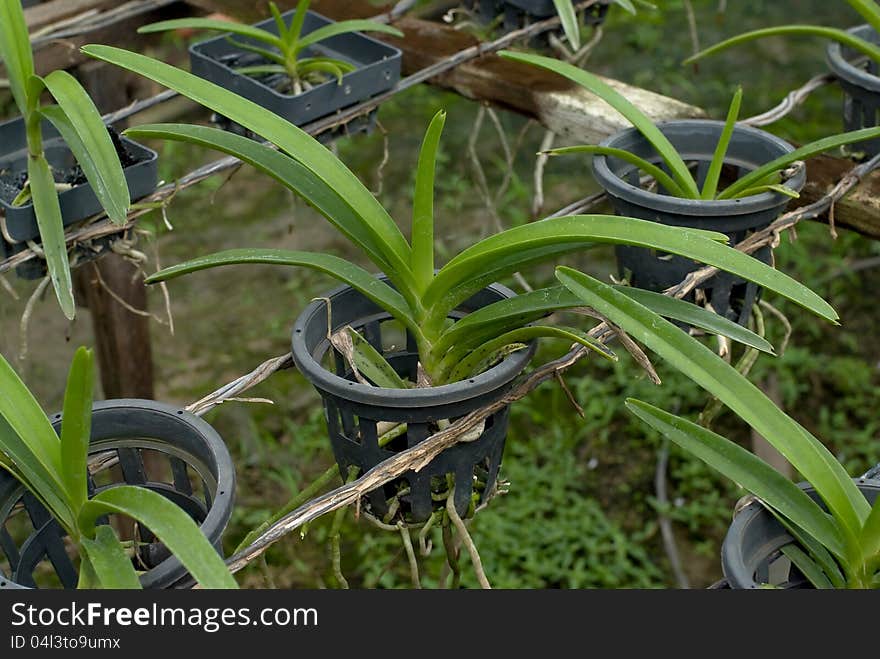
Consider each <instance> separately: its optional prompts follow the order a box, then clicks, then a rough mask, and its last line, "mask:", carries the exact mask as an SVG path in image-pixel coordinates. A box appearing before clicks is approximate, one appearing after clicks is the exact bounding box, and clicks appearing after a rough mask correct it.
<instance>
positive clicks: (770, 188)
mask: <svg viewBox="0 0 880 659" xmlns="http://www.w3.org/2000/svg"><path fill="white" fill-rule="evenodd" d="M764 192H776V193H778V194H781V195H785V196H786V197H788V198H789V199H799V198H800V194H798V192H797V191H795V190H792V189H791V188H788V187H786V186H784V185H778V184H776V183H768V184H767V185H756V186H755V187H753V188H748V189H746V190H743V191H742V192H739V193H737V195H736V196H735V197H734V199H742V198H743V197H750V196H751V195H756V194H762V193H764Z"/></svg>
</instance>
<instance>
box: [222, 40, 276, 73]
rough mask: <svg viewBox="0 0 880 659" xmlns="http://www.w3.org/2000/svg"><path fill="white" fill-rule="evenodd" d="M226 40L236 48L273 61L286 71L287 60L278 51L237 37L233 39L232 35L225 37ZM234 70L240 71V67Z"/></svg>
mask: <svg viewBox="0 0 880 659" xmlns="http://www.w3.org/2000/svg"><path fill="white" fill-rule="evenodd" d="M226 41H228V42H229V43H231V44H232V45H233V46H235V47H236V48H239V49H240V50H244V51H247V52H249V53H254V54H256V55H259V56H260V57H262V58H263V59H265V60H267V61H269V62H274V63H275V64H278V65H279V66H281V67H282V68H283V70H284V72H285V73H287V67H286V64H287V62H286V60H285V59H284V56H283V55H281V54H280V53H278V51H275V50H269V49H268V48H263V47H262V46H257V45H256V44H252V43H247V42H245V41H239V40H238V39H233V38H232V37H227V38H226ZM236 71H239V72H240V71H241V69H236Z"/></svg>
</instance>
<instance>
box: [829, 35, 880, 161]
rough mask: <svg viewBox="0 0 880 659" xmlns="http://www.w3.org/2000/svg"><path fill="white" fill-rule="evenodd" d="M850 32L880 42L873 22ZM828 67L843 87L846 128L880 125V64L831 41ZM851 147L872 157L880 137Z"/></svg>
mask: <svg viewBox="0 0 880 659" xmlns="http://www.w3.org/2000/svg"><path fill="white" fill-rule="evenodd" d="M848 32H849V33H850V34H852V35H853V36H856V37H861V38H862V39H865V40H867V41H870V42H872V43H875V44H878V45H880V35H878V34H877V32H876V31H875V30H874V28H872V27H871V26H870V25H860V26H858V27H854V28H852V29H851V30H848ZM827 56H828V66H829V67H831V71H832V72H833V73H834V75H836V76H837V79H838V81H839V82H840V86H841V88H842V89H843V125H844V128H846V130H848V131H849V130H859V129H860V128H873V127H874V126H877V125H878V123H880V121H878V112H880V65H878V63H877V62H875V61H874V60H872V59H869V58H866V57H864V56H863V55H861V53H857V52H856V51H853V50H852V49H850V48H845V47H843V46H841V44H839V43H837V42H831V43H830V44H829V45H828V50H827ZM857 144H858V146H853V147H851V148H853V149H857V150H859V151H864V152H865V153H866V154H867V155H868V156H875V155H877V154H878V153H880V139H873V140H866V141H864V142H858V143H857Z"/></svg>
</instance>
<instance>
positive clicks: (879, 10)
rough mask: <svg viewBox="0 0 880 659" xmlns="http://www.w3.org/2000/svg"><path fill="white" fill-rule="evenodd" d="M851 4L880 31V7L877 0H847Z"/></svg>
mask: <svg viewBox="0 0 880 659" xmlns="http://www.w3.org/2000/svg"><path fill="white" fill-rule="evenodd" d="M846 1H847V2H848V3H849V6H850V7H852V8H853V9H855V10H856V11H857V12H858V13H859V15H860V16H861V17H862V18H864V19H865V22H866V23H868V24H869V25H870V26H871V27H873V28H874V29H875V30H876V31H877V32H880V7H878V6H877V2H876V0H846Z"/></svg>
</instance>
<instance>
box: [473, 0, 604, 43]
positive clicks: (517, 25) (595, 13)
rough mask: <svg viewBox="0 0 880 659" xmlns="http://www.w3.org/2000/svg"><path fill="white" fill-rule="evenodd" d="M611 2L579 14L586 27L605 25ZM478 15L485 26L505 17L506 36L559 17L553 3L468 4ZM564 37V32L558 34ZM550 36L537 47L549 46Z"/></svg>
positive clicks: (505, 0) (486, 0)
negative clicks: (533, 24) (501, 16)
mask: <svg viewBox="0 0 880 659" xmlns="http://www.w3.org/2000/svg"><path fill="white" fill-rule="evenodd" d="M610 3H611V0H601V1H600V2H598V3H597V4H595V5H593V6H592V7H589V8H587V9H586V10H584V11H581V12H580V13H579V18H580V20H581V22H582V24H583V25H601V24H602V22H604V20H605V15H606V14H607V13H608V7H609V5H610ZM466 4H467V5H468V6H469V7H470V8H471V9H472V10H473V11H475V12H476V13H477V16H478V17H479V20H480V22H481V23H484V24H488V23H491V22H492V21H493V20H495V18H496V17H497V16H500V15H502V14H503V16H504V21H503V28H504V31H505V32H512V31H514V30H519V29H521V28H523V27H525V26H526V25H528V24H530V23H534V22H536V21H543V20H547V19H548V18H550V17H551V16H555V15H556V5H554V4H553V0H468V2H467V3H466ZM556 32H557V33H560V34H561V33H562V28H559V29H558V30H556ZM546 36H547V35H546V34H544V35H539V36H538V37H537V38H536V39H535V40H534V41H535V42H536V44H535V45H546Z"/></svg>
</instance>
